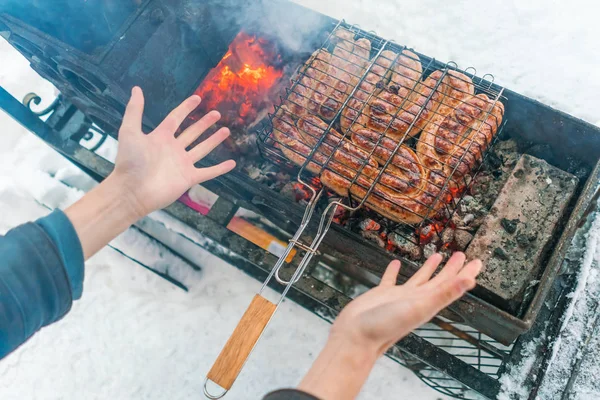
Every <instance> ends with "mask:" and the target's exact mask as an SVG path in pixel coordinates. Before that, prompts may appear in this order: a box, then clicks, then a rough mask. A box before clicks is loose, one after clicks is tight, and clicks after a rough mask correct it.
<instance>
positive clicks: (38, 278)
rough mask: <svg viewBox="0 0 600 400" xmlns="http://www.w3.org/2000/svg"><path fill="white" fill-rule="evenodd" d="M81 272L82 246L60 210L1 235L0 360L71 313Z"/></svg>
mask: <svg viewBox="0 0 600 400" xmlns="http://www.w3.org/2000/svg"><path fill="white" fill-rule="evenodd" d="M83 270H84V268H83V251H82V249H81V243H80V242H79V238H78V237H77V233H76V232H75V228H73V225H72V224H71V222H70V221H69V219H68V218H67V216H66V215H65V214H64V213H63V212H62V211H54V212H53V213H51V214H50V215H49V216H47V217H45V218H42V219H40V220H38V221H36V222H30V223H27V224H24V225H21V226H18V227H16V228H14V229H12V230H10V231H9V232H8V233H7V234H6V236H0V359H1V358H3V357H4V356H6V355H7V354H8V353H10V352H11V351H13V350H14V349H15V348H17V347H18V346H19V345H21V344H22V343H23V342H25V341H26V340H27V339H28V338H29V337H31V336H32V335H33V334H34V333H35V332H37V331H38V330H39V329H40V328H42V327H44V326H46V325H49V324H51V323H53V322H56V321H58V320H59V319H60V318H62V317H63V316H64V315H65V314H66V313H67V312H68V311H69V310H70V309H71V304H72V302H73V299H77V298H79V297H80V296H81V291H82V288H83Z"/></svg>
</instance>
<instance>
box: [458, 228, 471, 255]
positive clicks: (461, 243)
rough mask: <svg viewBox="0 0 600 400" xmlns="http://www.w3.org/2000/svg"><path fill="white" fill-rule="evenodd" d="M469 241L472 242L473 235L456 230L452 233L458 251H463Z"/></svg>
mask: <svg viewBox="0 0 600 400" xmlns="http://www.w3.org/2000/svg"><path fill="white" fill-rule="evenodd" d="M471 240H473V235H472V234H471V233H469V232H467V231H464V230H462V229H457V230H456V232H455V233H454V243H455V247H456V248H457V249H458V250H461V251H462V250H465V249H466V248H467V246H468V245H469V243H471Z"/></svg>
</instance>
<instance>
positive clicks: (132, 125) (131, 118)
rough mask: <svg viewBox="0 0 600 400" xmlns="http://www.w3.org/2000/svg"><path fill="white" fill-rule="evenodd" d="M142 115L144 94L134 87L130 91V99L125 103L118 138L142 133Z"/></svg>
mask: <svg viewBox="0 0 600 400" xmlns="http://www.w3.org/2000/svg"><path fill="white" fill-rule="evenodd" d="M143 115H144V93H143V92H142V89H140V88H139V87H138V86H135V87H134V88H133V89H131V98H130V99H129V103H127V108H126V109H125V114H124V115H123V122H122V123H121V129H119V136H121V135H128V134H132V133H134V132H136V133H137V132H141V131H142V118H143Z"/></svg>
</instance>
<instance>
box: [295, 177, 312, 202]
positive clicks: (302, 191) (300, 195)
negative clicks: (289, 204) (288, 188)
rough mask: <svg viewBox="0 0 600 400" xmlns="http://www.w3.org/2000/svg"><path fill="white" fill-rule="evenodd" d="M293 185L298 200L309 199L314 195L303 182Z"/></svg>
mask: <svg viewBox="0 0 600 400" xmlns="http://www.w3.org/2000/svg"><path fill="white" fill-rule="evenodd" d="M292 187H293V188H294V195H295V197H296V201H300V200H306V201H309V200H310V198H311V197H312V193H311V191H310V189H309V188H307V187H306V186H304V185H303V184H301V183H298V182H296V183H294V184H293V185H292Z"/></svg>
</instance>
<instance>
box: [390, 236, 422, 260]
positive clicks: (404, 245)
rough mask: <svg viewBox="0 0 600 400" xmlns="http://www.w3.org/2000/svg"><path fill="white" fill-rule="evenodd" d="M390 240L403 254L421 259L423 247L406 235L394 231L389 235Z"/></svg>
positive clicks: (413, 258) (414, 258)
mask: <svg viewBox="0 0 600 400" xmlns="http://www.w3.org/2000/svg"><path fill="white" fill-rule="evenodd" d="M388 240H389V241H390V243H391V244H392V245H394V246H395V247H396V248H397V249H398V251H399V252H400V254H402V255H403V256H405V257H408V258H410V259H411V260H415V261H416V260H420V259H421V248H420V247H419V246H418V245H416V244H415V243H413V242H412V241H410V240H409V239H407V238H405V237H404V236H402V235H398V234H397V233H395V232H392V233H390V234H389V235H388Z"/></svg>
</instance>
